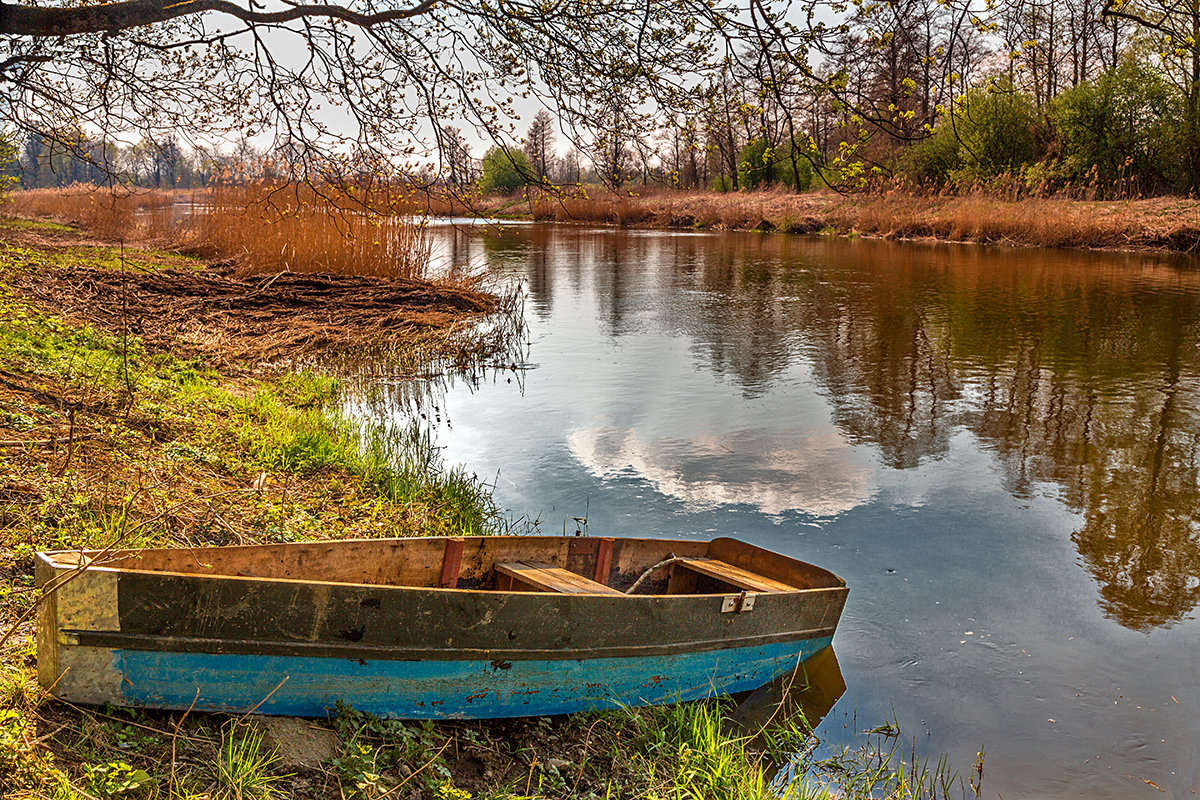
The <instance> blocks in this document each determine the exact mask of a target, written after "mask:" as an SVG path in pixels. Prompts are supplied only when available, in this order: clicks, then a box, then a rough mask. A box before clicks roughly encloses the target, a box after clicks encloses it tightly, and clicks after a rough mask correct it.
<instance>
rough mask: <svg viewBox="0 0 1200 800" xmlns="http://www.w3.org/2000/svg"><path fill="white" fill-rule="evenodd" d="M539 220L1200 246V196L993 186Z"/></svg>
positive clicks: (665, 199)
mask: <svg viewBox="0 0 1200 800" xmlns="http://www.w3.org/2000/svg"><path fill="white" fill-rule="evenodd" d="M533 213H534V217H535V218H536V219H542V220H548V221H560V222H591V223H604V224H614V225H648V226H655V227H688V228H721V229H734V230H737V229H742V230H746V229H758V230H781V231H786V232H790V233H817V232H828V233H835V234H849V235H863V236H874V237H881V238H888V239H939V240H949V241H961V242H978V243H997V244H1014V245H1026V246H1039V247H1083V248H1109V249H1121V248H1154V249H1165V250H1182V251H1189V252H1192V251H1197V250H1200V201H1196V200H1189V199H1184V198H1178V197H1158V198H1150V199H1126V200H1107V201H1105V200H1077V199H1071V198H1067V197H1024V198H1019V199H1014V198H1010V197H1004V196H998V195H996V194H995V193H990V192H984V191H979V192H974V193H970V194H966V195H959V196H943V195H937V194H932V193H920V192H912V191H903V190H890V191H885V192H881V193H878V194H863V195H838V194H834V193H832V192H813V193H808V194H799V195H797V194H791V193H788V192H785V191H780V190H771V191H764V192H749V193H740V192H731V193H718V192H700V191H695V192H687V191H669V190H661V189H660V190H650V191H648V192H646V193H644V194H634V195H630V194H615V193H611V192H595V193H593V194H592V195H591V196H590V197H582V196H580V197H570V198H562V199H555V198H544V199H542V200H539V201H537V202H535V203H534V212H533Z"/></svg>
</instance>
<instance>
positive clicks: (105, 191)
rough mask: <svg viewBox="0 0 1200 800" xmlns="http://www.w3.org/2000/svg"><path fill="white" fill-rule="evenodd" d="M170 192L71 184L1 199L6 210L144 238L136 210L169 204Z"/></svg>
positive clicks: (110, 235)
mask: <svg viewBox="0 0 1200 800" xmlns="http://www.w3.org/2000/svg"><path fill="white" fill-rule="evenodd" d="M174 202H175V195H174V193H173V192H169V191H161V190H157V189H139V188H129V187H124V186H117V187H106V186H93V185H91V184H74V185H72V186H66V187H62V188H57V189H29V190H27V191H20V192H13V193H11V194H9V195H8V196H7V197H5V198H4V200H3V208H4V211H5V212H7V213H12V214H17V215H19V216H25V217H43V218H47V219H53V220H57V221H59V222H62V223H66V224H70V225H75V226H77V227H79V228H80V229H82V230H85V231H87V232H88V233H91V234H92V235H94V236H97V237H99V238H102V239H107V240H110V241H120V240H136V239H141V238H144V236H145V234H146V231H145V230H144V229H143V224H142V222H143V221H142V219H140V216H141V215H140V214H139V212H146V211H149V210H151V209H162V208H170V206H171V205H172V204H173V203H174Z"/></svg>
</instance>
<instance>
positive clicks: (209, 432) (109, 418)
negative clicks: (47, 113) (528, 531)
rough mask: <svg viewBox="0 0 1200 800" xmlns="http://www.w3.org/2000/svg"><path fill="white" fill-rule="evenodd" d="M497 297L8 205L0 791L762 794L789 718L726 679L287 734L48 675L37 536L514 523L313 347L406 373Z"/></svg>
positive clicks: (407, 529)
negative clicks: (133, 240) (739, 718)
mask: <svg viewBox="0 0 1200 800" xmlns="http://www.w3.org/2000/svg"><path fill="white" fill-rule="evenodd" d="M501 304H502V303H501V301H499V300H498V299H497V298H496V297H494V296H492V295H490V294H487V293H484V292H480V291H477V290H474V289H471V288H464V287H462V286H455V285H437V284H431V283H423V282H415V281H397V280H382V279H373V278H356V277H334V276H328V275H303V276H301V275H294V274H287V273H284V274H281V275H276V276H256V277H253V278H240V277H238V276H237V274H236V273H235V272H234V271H233V270H232V269H231V268H230V267H229V265H222V264H209V263H205V262H203V261H200V260H197V259H194V258H190V257H187V256H183V255H180V254H177V253H173V252H167V251H162V250H154V249H150V248H145V247H142V248H132V247H126V248H122V247H120V246H117V245H113V244H110V243H105V242H102V241H95V240H90V239H88V238H86V237H85V236H83V235H82V234H80V233H78V232H77V231H74V230H72V229H70V228H68V227H65V226H63V225H58V224H53V223H45V222H37V221H28V220H13V219H5V220H0V576H2V579H0V596H2V600H3V604H2V606H0V637H3V640H2V642H0V796H4V797H10V798H62V799H64V800H65V798H123V799H124V798H162V799H163V800H174V799H175V798H193V799H195V800H199V799H200V798H207V799H208V800H235V799H236V800H267V799H268V798H276V797H278V798H282V797H296V798H364V799H366V798H383V797H389V798H437V799H438V800H454V799H457V800H466V798H470V797H477V798H515V797H547V798H568V797H571V798H574V797H586V798H602V797H649V796H665V795H668V794H671V795H674V794H677V793H679V792H688V793H690V794H688V796H696V797H711V798H722V797H726V798H739V800H740V798H747V797H750V798H754V797H767V796H771V794H772V793H771V791H770V789H769V782H768V777H769V774H770V772H769V766H768V765H769V761H768V759H767V753H768V751H771V750H773V752H774V754H775V757H777V758H778V757H780V754H783V756H786V757H790V755H791V754H793V753H795V752H797V751H799V750H801V749H803V747H804V744H805V736H806V731H805V730H804V728H803V723H802V721H799V720H797V719H795V718H789V719H788V720H780V721H779V724H778V725H777V726H776V727H773V728H772V729H771V732H770V736H769V737H768V740H767V743H766V744H761V743H759V744H753V745H752V744H751V743H750V740H749V738H746V737H742V736H740V735H738V734H736V733H730V732H729V730H728V729H727V727H726V725H725V715H724V713H723V709H724V706H722V705H718V704H716V703H700V704H688V705H686V706H676V707H668V708H660V709H643V710H636V711H628V712H623V711H622V712H608V713H603V714H591V715H588V714H581V715H572V716H571V717H567V718H560V719H529V720H515V721H499V722H490V723H444V724H433V723H425V724H413V723H402V722H394V721H384V720H379V719H377V718H372V717H368V716H366V715H362V714H359V713H357V712H355V711H354V710H353V709H342V710H341V711H340V713H338V714H337V715H335V716H334V717H333V718H332V719H330V720H305V721H296V720H293V721H291V722H290V723H287V724H285V725H284V728H285V729H286V728H287V725H291V726H292V727H291V730H292V733H291V734H288V733H284V734H283V736H284V737H285V738H287V739H288V740H289V741H288V744H289V745H294V746H289V747H280V744H281V743H280V742H279V741H278V739H279V736H280V734H279V732H278V731H279V726H277V725H271V724H269V723H265V722H263V721H261V720H255V719H247V718H243V717H235V716H229V715H221V714H201V713H190V714H179V713H168V712H148V711H137V710H130V709H120V708H108V707H105V708H80V707H76V706H73V705H70V704H67V703H64V702H61V701H58V700H55V699H54V698H52V697H50V696H49V695H48V694H47V693H46V692H45V691H44V690H43V689H42V688H41V687H39V686H38V685H37V681H36V651H35V642H34V632H33V629H32V622H31V621H32V618H33V612H34V610H35V604H36V602H37V594H36V592H35V589H34V582H33V554H34V553H35V552H36V551H37V550H42V549H55V548H91V547H104V546H114V545H119V546H123V547H131V548H136V547H148V546H168V545H169V546H205V545H224V544H240V543H250V542H269V541H291V540H299V539H308V538H340V537H351V536H353V537H369V536H396V535H419V534H431V535H439V534H447V533H464V532H465V533H469V534H470V533H475V534H487V533H497V532H502V531H503V530H504V529H505V524H506V523H505V521H504V520H503V519H502V518H501V515H500V514H499V513H498V510H497V509H496V507H495V505H494V504H493V503H492V501H491V495H490V492H489V490H488V488H487V487H486V486H485V485H484V484H482V483H481V482H480V481H479V480H478V479H477V478H475V477H474V476H473V475H469V474H467V473H465V472H464V471H462V470H461V469H445V468H444V467H443V466H442V465H441V464H440V462H439V460H438V458H437V452H436V448H435V446H434V444H433V443H432V442H431V440H430V439H429V438H428V436H425V435H422V434H421V432H420V431H419V429H417V428H415V427H404V425H401V426H399V427H398V428H397V427H394V426H393V427H388V426H385V425H381V426H370V429H369V430H368V431H367V432H366V433H364V432H363V430H362V429H361V428H360V427H356V426H355V425H353V424H352V423H351V422H350V421H349V420H348V419H347V418H346V417H345V416H344V415H343V413H342V411H341V402H342V400H343V399H344V397H345V395H344V387H343V383H342V382H341V381H339V380H338V379H337V378H336V377H332V376H331V374H330V373H329V371H327V370H326V371H322V370H318V369H315V368H313V367H314V366H315V365H318V364H320V363H322V362H321V360H320V359H322V358H324V357H328V356H330V355H331V354H339V355H348V357H349V358H350V359H351V360H352V359H353V358H354V357H355V353H356V352H357V351H361V350H363V349H367V350H369V351H370V353H371V357H372V358H375V359H380V358H385V359H387V360H388V364H389V375H399V376H400V377H401V378H403V376H404V375H406V374H416V373H420V374H423V372H424V371H425V370H427V368H428V367H427V365H428V364H429V361H430V359H434V360H440V362H439V363H451V364H454V363H471V362H472V361H478V360H479V359H486V358H487V357H488V356H489V354H490V353H492V352H494V351H495V350H496V348H499V347H501V344H500V343H499V342H498V340H497V339H496V338H495V337H494V336H492V335H491V334H481V333H479V328H478V326H477V325H476V324H475V323H477V322H480V321H482V320H484V319H485V318H489V317H488V315H489V314H492V313H493V312H495V311H496V310H497V308H498V306H499V305H501ZM367 399H368V400H369V399H372V398H371V397H369V396H368V397H367ZM374 399H379V400H381V401H383V400H384V399H385V398H374ZM297 726H299V727H297ZM297 731H299V732H297ZM761 738H762V737H760V738H759V740H756V741H761ZM873 764H874V762H873V761H869V760H866V759H864V760H863V761H862V762H861V765H860V767H859V768H858V773H855V772H854V770H853V769H851V771H850V773H848V774H859V773H866V772H867V771H868V770H870V769H874V767H873V766H872V765H873ZM839 770H841V772H842V773H845V772H846V768H845V767H839ZM868 783H870V782H869V781H868V782H866V783H863V785H864V786H866V785H868ZM930 785H931V786H932V784H930Z"/></svg>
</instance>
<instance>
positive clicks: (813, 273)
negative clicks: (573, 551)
mask: <svg viewBox="0 0 1200 800" xmlns="http://www.w3.org/2000/svg"><path fill="white" fill-rule="evenodd" d="M432 232H433V236H434V240H435V252H437V254H438V256H439V257H440V258H442V259H444V260H445V261H447V262H449V263H453V264H456V265H476V266H483V267H486V268H487V269H489V270H491V271H492V272H493V273H495V274H497V275H499V276H502V277H504V278H506V279H508V280H512V281H520V282H521V283H522V286H523V289H524V291H525V293H526V295H527V300H526V317H527V321H528V323H529V325H530V335H531V344H530V348H529V352H528V361H529V362H530V363H529V366H530V369H528V370H527V371H525V372H524V374H523V377H520V378H519V379H518V378H516V377H514V376H513V375H512V374H511V373H507V374H502V375H497V376H489V377H488V378H486V379H484V380H482V381H478V382H469V381H463V380H458V381H455V382H452V383H451V385H450V386H449V388H448V389H447V390H446V391H445V393H444V394H443V395H441V396H440V399H439V400H438V401H437V408H436V409H433V408H430V409H428V411H429V414H428V415H429V418H430V420H431V423H433V424H434V425H435V431H436V436H437V439H438V441H439V442H440V444H442V445H444V447H445V455H446V458H447V460H448V461H449V462H452V463H462V464H465V465H467V466H468V467H469V469H471V470H472V471H474V472H476V473H478V474H479V475H481V476H486V477H487V478H489V479H490V478H491V477H492V476H498V478H497V486H496V497H497V499H498V500H499V501H500V503H501V504H502V505H503V506H504V507H505V508H506V509H507V510H509V511H510V512H511V513H513V514H514V515H529V516H534V517H540V519H541V527H542V530H543V531H545V532H547V533H555V532H559V531H562V530H564V529H565V530H567V531H568V532H573V531H574V530H575V529H576V528H577V526H578V524H577V523H576V521H575V520H574V519H572V518H574V517H578V518H586V520H587V522H586V532H588V533H590V534H592V535H617V536H622V535H627V536H664V537H697V538H708V537H712V536H714V535H731V536H737V537H740V538H743V539H746V540H748V541H751V542H755V543H757V544H760V545H763V546H765V547H769V548H772V549H776V550H779V551H781V552H784V553H787V554H789V555H793V556H796V557H799V558H802V559H805V560H808V561H813V562H815V563H818V564H820V565H822V566H824V567H827V568H829V569H832V570H833V571H835V572H837V573H838V574H840V575H841V576H843V577H844V578H845V579H846V580H847V582H848V583H849V585H850V587H851V593H850V600H849V603H848V605H847V607H846V611H845V615H844V617H843V619H842V623H841V626H840V628H839V630H838V634H837V637H836V639H835V648H836V650H837V654H838V661H840V664H841V670H842V674H843V676H844V678H845V682H846V685H847V687H848V688H847V691H846V693H845V694H844V695H843V696H842V697H841V699H840V700H839V701H838V702H837V705H836V706H835V707H834V709H833V712H832V713H831V714H830V715H829V716H827V717H826V718H825V721H824V722H823V723H822V725H821V730H822V731H823V732H824V733H825V734H826V735H827V736H828V737H829V738H830V739H831V740H833V741H835V742H837V741H847V742H849V741H851V740H852V739H853V735H854V733H855V730H856V729H857V730H859V731H861V730H863V729H865V728H870V727H874V726H876V725H878V724H880V723H881V722H883V721H884V720H885V719H890V718H891V717H892V716H893V713H894V715H895V717H896V718H897V720H898V721H899V724H900V727H901V729H902V730H903V735H905V736H906V737H910V738H911V737H915V739H916V742H917V747H918V750H919V752H921V753H924V754H927V755H932V756H934V758H935V759H936V756H937V754H940V753H943V752H944V753H947V754H949V756H950V757H951V759H952V761H953V763H954V765H955V766H956V767H959V768H960V769H961V770H962V772H963V774H966V772H967V771H969V769H970V766H971V764H972V763H973V761H974V757H975V753H976V751H978V750H979V749H980V747H984V748H986V758H985V762H984V763H985V771H984V788H985V795H987V796H992V797H995V796H996V795H997V794H999V795H1001V796H1003V797H1004V798H1018V797H1081V796H1088V797H1097V798H1127V797H1162V796H1163V795H1164V792H1165V794H1166V795H1167V796H1170V797H1177V798H1185V797H1188V798H1190V797H1195V796H1197V793H1200V622H1197V619H1196V617H1197V612H1196V608H1197V604H1198V603H1200V483H1198V479H1200V416H1198V411H1200V351H1198V349H1197V343H1198V339H1200V272H1197V271H1196V269H1195V266H1194V264H1193V263H1192V262H1189V261H1180V260H1172V259H1169V258H1166V257H1162V256H1152V255H1098V254H1092V253H1076V252H1059V251H1038V250H1025V249H1002V248H981V247H969V246H950V245H920V244H896V243H886V242H874V241H847V240H840V239H825V238H815V237H788V236H782V235H767V236H764V235H758V234H715V233H712V234H710V233H662V232H645V231H617V230H593V229H577V228H569V227H550V226H538V225H523V226H515V227H511V228H508V229H507V230H505V231H503V232H500V233H496V232H495V231H493V232H491V233H487V234H481V233H480V231H479V230H478V229H477V230H475V231H474V232H469V231H466V230H462V229H457V228H454V227H450V226H444V227H437V228H434V229H433V230H432Z"/></svg>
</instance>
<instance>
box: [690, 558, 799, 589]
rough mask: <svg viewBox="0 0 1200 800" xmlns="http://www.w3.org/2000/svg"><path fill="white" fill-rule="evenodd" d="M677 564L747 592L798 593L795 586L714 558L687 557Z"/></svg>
mask: <svg viewBox="0 0 1200 800" xmlns="http://www.w3.org/2000/svg"><path fill="white" fill-rule="evenodd" d="M676 563H678V564H679V565H680V566H682V567H686V568H687V569H690V570H692V571H693V572H698V573H700V574H701V575H707V576H709V577H710V578H716V579H717V580H719V581H724V582H725V583H728V584H730V585H732V586H736V587H737V588H739V589H743V590H745V591H747V592H794V591H796V587H794V586H789V585H788V584H786V583H782V582H780V581H777V580H774V579H773V578H768V577H766V576H765V575H759V574H758V573H757V572H751V571H750V570H747V569H742V568H741V567H735V566H734V565H733V564H728V563H726V562H724V561H718V560H716V559H714V558H701V557H687V558H681V559H679V561H678V562H676Z"/></svg>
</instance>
